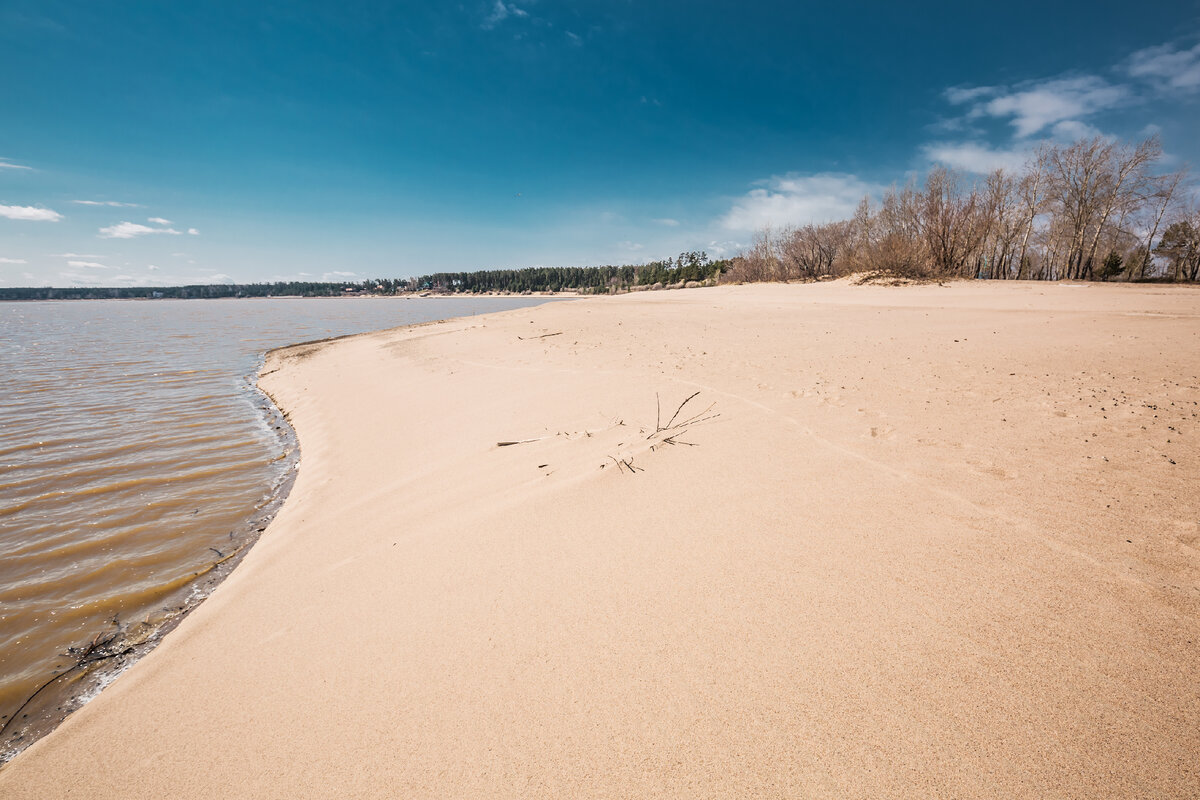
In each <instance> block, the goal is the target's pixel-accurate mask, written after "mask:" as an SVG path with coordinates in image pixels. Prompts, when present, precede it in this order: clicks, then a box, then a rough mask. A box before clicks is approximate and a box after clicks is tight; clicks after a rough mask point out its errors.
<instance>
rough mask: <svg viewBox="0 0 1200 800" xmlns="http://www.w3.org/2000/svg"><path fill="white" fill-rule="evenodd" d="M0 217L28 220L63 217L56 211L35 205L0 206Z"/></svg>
mask: <svg viewBox="0 0 1200 800" xmlns="http://www.w3.org/2000/svg"><path fill="white" fill-rule="evenodd" d="M0 217H7V218H8V219H20V220H26V221H29V222H58V221H59V220H60V219H62V218H63V216H62V214H60V213H58V212H57V211H51V210H50V209H48V208H37V207H35V206H0Z"/></svg>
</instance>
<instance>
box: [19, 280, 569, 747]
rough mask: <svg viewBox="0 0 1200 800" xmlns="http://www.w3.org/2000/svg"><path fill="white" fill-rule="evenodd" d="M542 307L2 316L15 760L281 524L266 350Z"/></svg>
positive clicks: (130, 305)
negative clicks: (264, 387)
mask: <svg viewBox="0 0 1200 800" xmlns="http://www.w3.org/2000/svg"><path fill="white" fill-rule="evenodd" d="M545 300H546V299H545V298H537V297H526V298H427V299H415V298H398V299H397V298H336V299H282V298H281V299H256V300H155V301H107V300H100V301H64V302H40V303H0V409H2V412H0V413H2V416H0V726H5V729H4V730H3V731H2V733H0V763H3V761H4V756H5V754H6V753H7V754H8V755H11V754H12V753H13V752H15V751H17V750H19V749H21V748H22V747H23V746H25V745H26V744H28V743H29V741H31V740H32V739H33V738H35V737H36V736H37V735H39V734H40V733H42V732H44V730H45V729H47V726H48V725H50V726H52V725H53V724H56V720H55V719H53V718H54V717H55V716H56V712H58V713H57V716H61V715H62V714H64V713H66V712H67V711H69V710H70V707H71V706H72V705H77V704H78V702H80V701H81V699H84V698H85V697H86V694H87V692H89V691H98V689H99V688H100V686H102V685H103V683H104V682H105V681H106V680H111V676H112V675H113V674H115V672H117V671H119V669H120V668H123V667H124V666H125V665H126V664H127V663H129V662H130V661H132V660H133V659H134V658H136V657H137V656H138V655H140V654H141V653H142V652H143V651H144V650H145V649H147V648H148V647H150V646H153V643H154V642H155V641H156V640H157V638H158V637H160V636H161V635H162V634H163V632H164V631H166V630H168V629H169V628H170V627H171V626H172V625H173V624H174V623H175V622H176V621H177V619H178V617H179V616H180V615H181V614H182V613H184V612H185V611H186V610H187V609H189V608H190V607H191V606H193V605H194V604H195V603H197V602H199V600H200V599H202V597H203V596H204V595H205V594H207V592H208V591H209V590H211V588H212V586H213V585H215V583H216V582H217V581H218V580H219V578H220V577H221V576H222V575H223V573H224V572H227V571H228V569H231V568H232V566H233V564H234V563H236V560H237V558H238V557H239V556H240V555H241V554H242V553H243V552H244V550H243V548H244V547H245V546H246V545H247V544H249V543H252V542H253V540H254V538H255V537H256V535H257V532H258V530H259V529H261V528H262V527H264V526H265V525H266V521H267V519H268V518H269V517H270V516H271V515H272V513H273V510H274V506H275V505H277V503H278V501H279V497H280V495H281V493H282V492H283V490H284V489H285V488H286V486H287V485H288V477H289V475H290V474H291V471H292V467H293V466H294V461H295V459H294V457H289V455H290V451H291V450H292V449H293V448H294V442H293V439H292V437H291V431H290V430H289V429H288V427H287V426H286V425H285V424H284V422H283V421H282V419H281V418H280V417H279V415H278V412H277V411H276V410H275V409H274V407H273V406H272V405H271V404H270V403H269V401H267V400H266V398H265V397H264V396H263V395H262V394H261V393H259V392H258V391H257V390H256V389H255V387H254V380H255V374H256V372H257V368H258V365H259V363H260V362H261V358H262V354H263V353H264V352H265V351H266V350H268V349H270V348H273V347H278V346H282V345H286V344H291V343H295V342H301V341H306V340H312V339H320V338H325V337H329V336H339V335H343V334H348V333H360V332H364V331H370V330H380V329H383V328H390V327H395V326H399V325H408V324H413V323H418V322H427V321H431V320H437V319H445V318H449V317H458V316H468V315H471V314H480V313H487V312H490V311H500V310H505V309H511V308H518V307H523V306H529V305H534V304H536V303H539V302H545ZM81 662H82V663H81ZM106 675H107V677H105V676H106ZM48 682H49V684H48ZM43 686H45V687H46V688H45V689H41V691H40V692H39V688H40V687H43ZM35 692H37V693H38V694H37V695H36V696H34V699H33V702H27V701H29V699H30V697H31V695H34V693H35Z"/></svg>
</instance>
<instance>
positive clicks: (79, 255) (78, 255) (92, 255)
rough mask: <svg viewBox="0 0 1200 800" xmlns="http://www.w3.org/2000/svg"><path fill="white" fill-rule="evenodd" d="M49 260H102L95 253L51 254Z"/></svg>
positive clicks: (100, 256)
mask: <svg viewBox="0 0 1200 800" xmlns="http://www.w3.org/2000/svg"><path fill="white" fill-rule="evenodd" d="M50 257H51V258H104V256H102V255H98V254H96V253H51V254H50Z"/></svg>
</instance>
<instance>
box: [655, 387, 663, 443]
mask: <svg viewBox="0 0 1200 800" xmlns="http://www.w3.org/2000/svg"><path fill="white" fill-rule="evenodd" d="M661 430H662V401H661V400H659V399H658V392H655V393H654V432H655V433H658V432H659V431H661Z"/></svg>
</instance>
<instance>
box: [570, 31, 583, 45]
mask: <svg viewBox="0 0 1200 800" xmlns="http://www.w3.org/2000/svg"><path fill="white" fill-rule="evenodd" d="M567 41H569V42H570V43H571V44H574V45H581V44H583V39H581V38H580V37H579V34H578V33H571V32H570V31H567Z"/></svg>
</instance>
